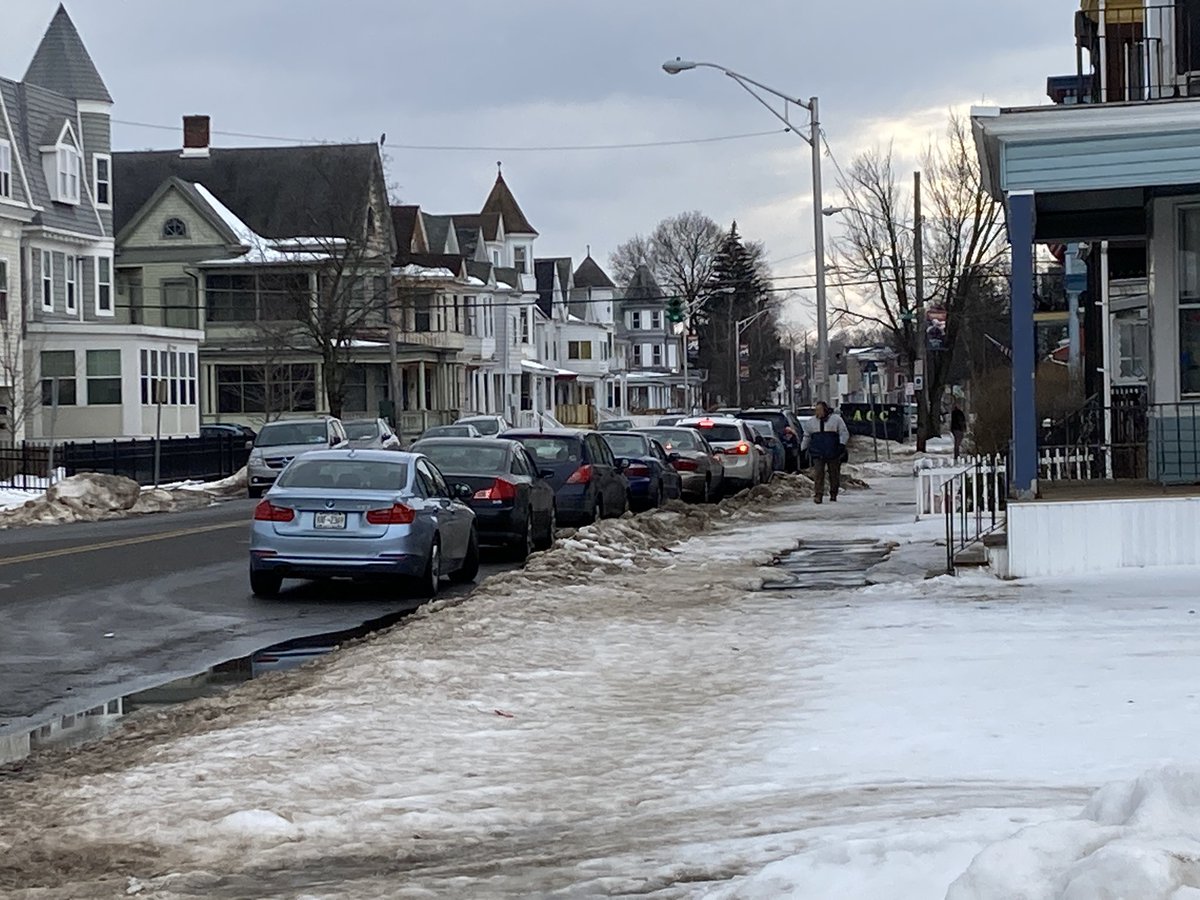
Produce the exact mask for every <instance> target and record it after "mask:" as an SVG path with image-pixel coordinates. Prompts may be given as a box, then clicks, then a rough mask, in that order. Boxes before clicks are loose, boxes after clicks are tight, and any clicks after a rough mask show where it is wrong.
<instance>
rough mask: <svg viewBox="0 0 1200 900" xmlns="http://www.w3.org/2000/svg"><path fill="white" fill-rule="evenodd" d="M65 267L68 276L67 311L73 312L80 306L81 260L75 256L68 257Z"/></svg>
mask: <svg viewBox="0 0 1200 900" xmlns="http://www.w3.org/2000/svg"><path fill="white" fill-rule="evenodd" d="M63 267H64V269H65V271H66V276H67V312H69V313H73V312H75V311H76V310H77V309H78V308H79V296H78V293H77V291H78V287H79V279H78V277H77V276H78V273H79V262H78V260H77V259H76V258H75V257H74V256H68V257H66V259H65V261H64V263H63Z"/></svg>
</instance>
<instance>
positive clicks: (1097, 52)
mask: <svg viewBox="0 0 1200 900" xmlns="http://www.w3.org/2000/svg"><path fill="white" fill-rule="evenodd" d="M1102 5H1103V6H1104V11H1103V14H1101V6H1102ZM1117 7H1118V4H1117V3H1115V2H1113V0H1108V2H1107V3H1103V0H1091V2H1089V3H1087V4H1085V8H1084V9H1082V10H1080V11H1079V12H1077V13H1076V14H1075V16H1076V19H1075V36H1076V42H1077V43H1078V45H1079V46H1080V47H1081V48H1083V49H1086V50H1087V51H1088V53H1089V54H1090V56H1091V80H1092V88H1091V94H1090V97H1089V98H1087V99H1091V98H1096V99H1098V100H1099V101H1100V102H1101V103H1117V102H1138V101H1147V100H1163V99H1170V98H1176V97H1189V96H1196V94H1197V88H1200V12H1198V11H1197V9H1196V6H1195V4H1194V3H1184V2H1179V3H1164V4H1159V5H1144V6H1137V7H1134V8H1117ZM1080 74H1081V75H1082V74H1084V73H1083V72H1082V71H1081V72H1080Z"/></svg>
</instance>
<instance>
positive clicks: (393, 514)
mask: <svg viewBox="0 0 1200 900" xmlns="http://www.w3.org/2000/svg"><path fill="white" fill-rule="evenodd" d="M415 518H416V513H414V512H413V510H412V507H411V506H405V505H404V504H403V503H393V504H392V506H391V507H390V508H388V509H369V510H367V524H368V525H411V524H412V522H413V519H415Z"/></svg>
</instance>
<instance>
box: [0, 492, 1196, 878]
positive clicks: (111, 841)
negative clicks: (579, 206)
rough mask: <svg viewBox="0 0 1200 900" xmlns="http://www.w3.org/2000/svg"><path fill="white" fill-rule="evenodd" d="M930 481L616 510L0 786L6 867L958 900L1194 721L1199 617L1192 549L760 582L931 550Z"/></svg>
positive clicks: (39, 872)
mask: <svg viewBox="0 0 1200 900" xmlns="http://www.w3.org/2000/svg"><path fill="white" fill-rule="evenodd" d="M912 491H913V487H912V480H911V478H906V477H903V476H901V477H895V478H891V479H884V480H883V482H882V483H880V484H879V485H877V486H876V487H875V488H874V489H872V490H869V491H861V490H860V491H847V492H846V493H845V494H843V496H842V497H841V498H840V499H839V502H838V503H837V504H830V503H825V504H823V505H821V506H815V505H814V504H812V502H811V501H807V502H799V503H793V504H788V505H783V506H774V507H769V508H765V509H762V510H754V509H748V510H744V511H743V512H741V513H739V514H737V515H734V516H732V517H728V518H727V519H726V520H725V521H724V522H723V523H722V524H721V525H720V526H719V527H718V528H717V530H715V531H711V532H703V531H702V530H701V529H702V524H703V523H702V522H701V521H700V519H701V514H700V513H699V512H689V513H688V514H684V515H670V516H668V515H663V514H658V515H652V516H647V517H639V518H638V519H631V520H622V521H617V522H611V523H606V526H605V527H606V528H607V529H608V532H607V534H606V536H605V539H604V540H593V539H590V538H589V532H587V531H586V530H584V531H582V532H580V534H579V536H578V538H577V539H575V540H572V541H565V542H563V544H564V545H563V546H562V547H561V548H560V549H559V550H558V551H556V552H555V553H551V554H546V555H544V556H542V557H538V558H535V560H534V561H533V562H532V563H531V565H530V567H529V570H528V571H527V572H525V573H521V572H513V573H506V574H505V575H502V576H498V577H496V578H494V579H492V580H490V581H489V582H488V583H487V584H485V585H484V586H483V587H482V588H481V589H480V590H479V591H477V592H476V593H475V595H473V596H472V597H471V598H470V599H469V600H467V601H466V602H464V603H461V604H458V605H444V606H442V607H440V608H435V609H432V610H430V611H429V613H428V614H426V615H423V616H420V617H419V618H417V619H416V620H413V621H410V622H409V623H408V624H406V625H404V626H402V627H398V628H396V629H395V630H393V631H392V632H390V633H388V634H385V635H383V636H381V637H379V638H377V639H375V640H372V641H369V642H367V643H364V644H362V645H360V646H357V647H354V648H351V649H350V650H348V651H345V652H342V653H339V654H337V655H335V656H334V657H331V658H329V659H327V660H325V661H323V662H322V663H321V664H319V665H317V666H315V667H313V668H311V669H308V670H305V671H303V672H301V673H299V674H297V675H295V676H293V680H292V681H290V682H288V684H287V689H284V687H283V685H282V683H281V682H280V681H279V680H277V679H266V680H264V681H261V682H252V683H250V684H249V685H247V686H246V687H245V688H244V689H239V690H238V691H237V692H236V693H234V694H231V695H228V696H225V697H222V698H218V699H217V700H213V701H204V702H202V703H200V704H196V705H195V706H193V707H190V708H189V709H187V710H181V711H179V712H178V713H177V714H176V715H175V716H174V719H173V721H170V722H168V723H166V724H162V723H159V724H156V723H149V724H148V725H146V726H145V727H144V728H142V729H136V728H135V729H133V731H132V733H131V734H130V735H129V736H128V737H127V738H125V739H123V740H118V741H114V742H111V743H110V744H108V745H105V746H102V747H100V748H98V749H96V750H94V751H93V752H91V753H88V754H82V755H80V756H79V757H78V758H76V759H73V760H71V761H69V762H67V763H64V764H62V765H58V766H55V767H53V768H46V769H44V770H43V771H41V772H40V773H38V775H37V777H36V778H34V779H32V780H30V781H28V782H25V783H18V782H15V781H7V782H4V781H0V807H2V808H4V809H6V810H7V811H8V812H9V815H8V816H6V820H7V821H6V822H5V823H0V851H2V853H0V890H3V889H5V888H10V887H12V886H15V885H16V884H25V885H28V884H30V881H29V880H28V879H29V878H31V877H34V876H35V875H36V876H37V877H40V878H42V879H43V883H45V884H47V885H51V884H52V885H55V886H56V888H57V889H58V890H60V891H62V890H63V888H64V887H65V886H67V885H70V890H69V891H67V893H69V894H70V896H72V897H91V896H117V895H123V894H124V892H125V890H126V889H127V888H131V889H139V890H140V891H141V895H142V896H153V897H156V898H158V897H162V898H176V897H201V896H203V897H240V896H258V897H263V896H298V895H303V896H305V897H349V896H353V897H356V898H371V897H378V898H385V897H387V898H392V897H418V896H420V897H513V898H516V897H542V896H551V897H553V896H563V897H580V896H583V897H587V896H606V895H614V894H615V895H620V894H633V893H636V894H639V895H648V896H655V897H691V896H705V895H709V894H712V895H713V896H724V897H739V898H757V897H762V898H776V897H787V896H795V897H803V898H806V900H821V898H831V900H832V898H838V900H844V898H864V900H866V898H871V900H876V898H881V897H886V898H889V900H891V898H897V900H900V898H908V897H912V898H925V897H942V896H944V895H945V893H946V890H947V886H948V885H949V884H950V882H951V881H953V880H954V879H955V878H956V877H958V876H959V875H960V874H961V873H962V872H963V871H964V870H965V869H966V868H967V866H968V865H969V864H970V863H971V860H972V858H973V857H974V856H975V854H976V853H978V852H979V851H980V850H981V849H982V848H984V847H985V846H987V845H988V844H991V843H992V842H994V841H997V840H1000V839H1003V838H1007V837H1008V836H1009V835H1011V834H1012V833H1013V832H1014V831H1016V830H1017V829H1019V828H1020V827H1021V826H1022V825H1025V824H1027V823H1036V822H1041V821H1046V820H1050V819H1060V818H1063V817H1067V816H1073V815H1075V814H1076V813H1078V811H1079V810H1080V808H1081V807H1082V805H1083V803H1084V801H1085V800H1086V799H1087V797H1088V796H1089V794H1090V793H1091V791H1092V789H1093V788H1094V786H1096V785H1097V784H1099V783H1101V782H1103V781H1104V780H1107V779H1111V778H1127V777H1131V776H1133V775H1136V774H1137V773H1139V772H1141V771H1142V770H1143V769H1144V768H1146V767H1147V766H1149V765H1152V764H1155V763H1157V762H1159V761H1162V760H1164V759H1168V758H1171V757H1172V756H1173V755H1174V754H1176V753H1177V752H1179V749H1180V748H1182V747H1187V746H1189V745H1191V744H1194V743H1195V742H1196V739H1197V738H1200V717H1197V716H1196V715H1195V713H1196V712H1197V706H1198V705H1200V704H1198V703H1197V701H1196V699H1195V697H1194V695H1192V694H1190V693H1189V691H1191V681H1192V676H1193V674H1194V664H1193V659H1194V654H1195V650H1196V637H1197V635H1196V634H1195V633H1194V631H1193V630H1194V629H1196V628H1198V627H1200V622H1198V621H1197V617H1196V616H1190V617H1189V613H1188V610H1189V609H1192V608H1194V607H1193V606H1191V604H1192V600H1191V599H1190V598H1191V597H1192V596H1193V595H1194V590H1192V589H1191V588H1190V587H1189V585H1190V584H1191V581H1190V578H1191V577H1194V574H1195V573H1187V577H1184V576H1182V575H1181V576H1178V577H1176V579H1175V580H1174V581H1170V582H1164V583H1162V584H1158V585H1156V587H1155V591H1154V593H1155V596H1154V599H1153V601H1152V602H1151V601H1147V600H1144V599H1142V598H1143V596H1144V593H1143V592H1142V591H1141V589H1140V585H1139V582H1138V581H1137V580H1136V579H1134V578H1131V577H1129V576H1128V575H1126V574H1122V575H1116V576H1107V577H1104V578H1096V579H1092V580H1089V581H1078V582H1073V583H1065V582H1062V583H1057V584H1056V583H1036V584H1025V583H1022V584H1013V583H1002V582H997V581H994V580H992V579H988V578H984V577H978V576H976V577H964V578H959V579H951V578H945V577H943V578H938V579H934V580H928V581H904V582H898V583H894V584H882V585H874V586H871V587H865V588H855V589H840V590H831V591H815V590H808V591H804V590H798V591H787V590H779V591H776V590H770V591H759V590H756V588H757V587H758V586H760V585H761V584H762V583H763V581H764V579H773V578H777V577H778V573H777V572H773V571H772V570H769V569H764V568H762V566H763V565H764V564H766V563H769V562H770V561H771V560H772V559H773V557H774V555H775V554H777V553H779V552H784V551H787V550H790V549H792V548H794V547H795V546H796V545H797V542H798V541H800V540H812V541H836V540H851V539H855V540H857V539H872V540H887V541H893V542H899V543H901V544H904V543H906V542H913V541H917V542H920V541H923V540H928V539H929V538H930V537H932V536H933V535H932V534H931V529H930V527H929V526H928V524H927V523H920V524H916V523H914V522H913V521H912V518H913V509H912V505H911V504H912ZM680 530H684V531H692V532H693V533H694V534H695V536H694V537H692V538H691V539H690V540H687V541H686V542H685V543H683V544H681V545H677V546H674V547H668V542H669V541H670V540H671V537H670V536H671V535H672V534H675V533H678V532H679V531H680ZM933 533H936V528H934V529H933ZM1148 660H1153V664H1149V663H1148ZM293 687H294V689H293ZM1189 713H1191V715H1189ZM17 823H21V824H20V825H19V826H18V825H17ZM30 836H33V837H32V838H31V837H30ZM47 860H55V861H56V862H55V864H56V865H57V866H59V870H58V871H57V872H52V873H48V872H47V871H46V869H47V868H48V863H47V862H45V861H47ZM166 873H173V874H166ZM110 874H111V875H113V876H117V875H119V876H120V878H118V879H116V881H110V882H109V883H108V884H107V885H105V884H103V883H101V882H100V881H98V879H99V878H100V877H101V876H102V875H110ZM126 878H133V879H136V880H135V881H132V882H130V881H126V880H125V879H126ZM19 879H24V880H19ZM106 891H108V893H106ZM54 895H55V894H53V892H52V891H50V892H48V893H47V894H46V896H54ZM58 895H62V894H61V893H60V894H58ZM29 896H37V894H35V893H30V894H29ZM957 896H958V897H974V896H979V897H983V896H997V897H998V896H1001V895H1000V894H996V895H985V894H983V893H979V894H959V895H957ZM1029 896H1031V897H1033V896H1039V897H1040V896H1043V895H1042V894H1032V893H1031V894H1030V895H1029ZM1044 896H1051V895H1049V894H1046V895H1044Z"/></svg>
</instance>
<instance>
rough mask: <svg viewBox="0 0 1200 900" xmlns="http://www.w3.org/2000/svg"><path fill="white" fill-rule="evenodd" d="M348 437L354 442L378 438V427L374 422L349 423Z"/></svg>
mask: <svg viewBox="0 0 1200 900" xmlns="http://www.w3.org/2000/svg"><path fill="white" fill-rule="evenodd" d="M345 427H346V437H348V438H349V439H350V440H352V441H360V440H362V439H364V438H373V437H376V436H377V434H378V433H377V432H376V430H375V429H376V425H375V423H374V422H347V423H346V425H345Z"/></svg>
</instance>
